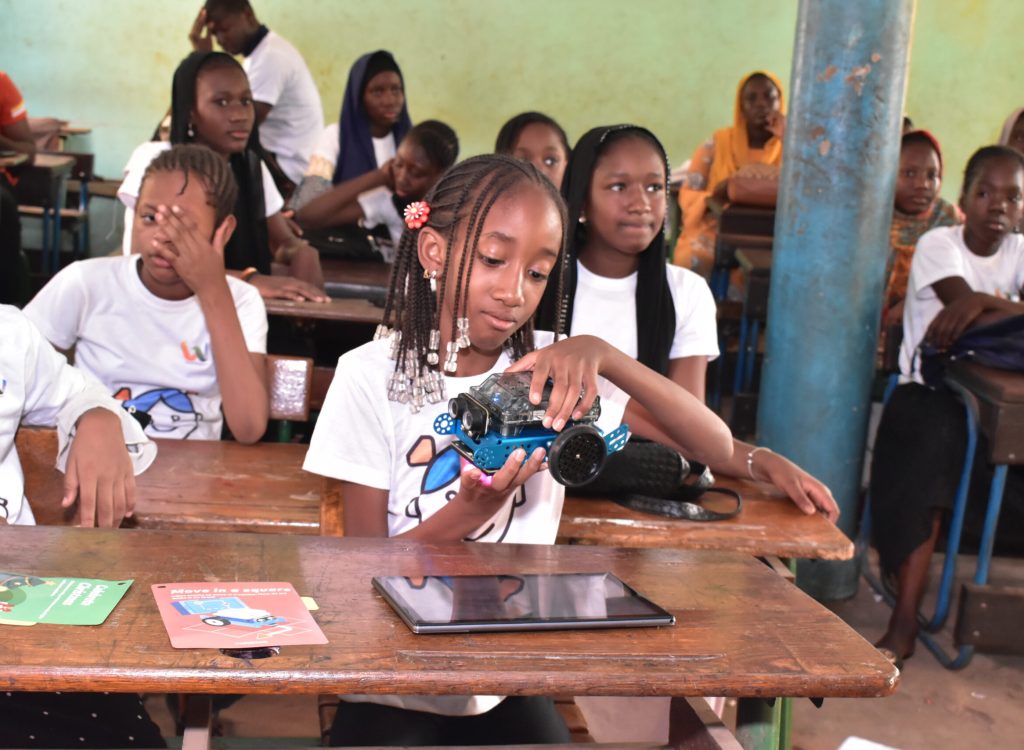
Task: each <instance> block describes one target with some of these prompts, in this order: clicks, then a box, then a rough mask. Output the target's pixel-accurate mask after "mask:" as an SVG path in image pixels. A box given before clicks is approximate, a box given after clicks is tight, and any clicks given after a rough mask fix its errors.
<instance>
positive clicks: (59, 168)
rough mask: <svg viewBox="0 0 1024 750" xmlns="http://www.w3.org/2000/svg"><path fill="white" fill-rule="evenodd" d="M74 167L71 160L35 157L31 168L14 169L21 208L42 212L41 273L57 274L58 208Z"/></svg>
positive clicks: (61, 157)
mask: <svg viewBox="0 0 1024 750" xmlns="http://www.w3.org/2000/svg"><path fill="white" fill-rule="evenodd" d="M74 166H75V159H74V157H72V156H64V155H61V154H54V153H45V152H43V153H38V154H36V156H35V159H34V160H33V162H32V164H30V165H26V166H22V167H21V168H19V169H18V173H17V176H18V183H17V185H15V186H14V194H15V195H16V196H17V198H18V203H19V204H22V206H38V207H40V208H42V219H43V264H42V265H43V272H44V273H56V272H57V271H58V270H60V218H61V217H60V210H59V209H60V208H62V207H63V206H64V199H65V195H66V193H67V181H68V177H70V176H71V170H72V169H73V168H74Z"/></svg>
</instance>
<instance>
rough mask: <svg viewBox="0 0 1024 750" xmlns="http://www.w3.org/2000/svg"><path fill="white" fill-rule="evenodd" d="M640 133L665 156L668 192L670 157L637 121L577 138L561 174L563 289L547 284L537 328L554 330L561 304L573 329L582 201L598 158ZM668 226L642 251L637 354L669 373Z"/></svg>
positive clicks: (568, 327)
mask: <svg viewBox="0 0 1024 750" xmlns="http://www.w3.org/2000/svg"><path fill="white" fill-rule="evenodd" d="M631 136H632V137H640V138H643V139H644V140H645V141H647V142H649V143H650V144H651V145H652V146H654V147H655V148H656V149H657V150H658V153H659V154H660V155H661V158H662V160H663V161H664V162H665V180H666V185H665V189H666V193H667V190H668V184H667V182H668V174H669V167H668V157H667V155H666V154H665V148H664V147H663V146H662V145H661V142H660V141H659V140H658V139H657V138H656V137H655V136H654V134H653V133H652V132H651V131H649V130H647V129H646V128H641V127H639V126H637V125H613V126H604V127H599V128H594V129H593V130H590V131H589V132H587V133H586V134H585V135H584V136H583V137H582V138H580V139H579V141H578V142H577V143H576V146H575V148H573V150H572V154H571V155H570V157H569V164H568V166H567V167H566V170H565V177H564V178H563V179H562V197H563V198H565V202H566V204H568V207H569V222H568V232H567V234H568V239H567V244H566V252H565V253H564V255H563V283H562V287H563V290H562V291H563V294H562V298H561V299H558V290H557V288H556V287H555V286H554V285H550V284H549V285H548V288H547V289H546V290H545V292H544V297H543V299H542V300H541V304H540V307H539V309H538V313H537V328H539V329H542V330H554V329H555V325H556V323H557V321H558V313H559V308H561V310H562V320H563V321H564V325H565V332H566V333H569V334H571V333H572V330H571V326H572V311H573V303H574V301H575V297H576V261H577V259H578V258H579V253H580V250H581V249H582V247H583V245H584V244H585V243H586V238H587V234H586V233H587V228H586V225H585V224H580V223H579V218H580V215H581V214H582V213H583V206H584V204H585V203H586V200H587V196H588V195H589V193H590V182H591V179H592V178H593V175H594V168H595V167H596V166H597V160H598V159H599V158H600V157H601V155H602V154H603V153H604V152H605V150H606V149H607V148H608V147H609V146H610V145H611V144H612V143H615V142H616V141H617V140H620V139H622V138H625V137H631ZM666 262H667V247H666V244H665V227H664V225H662V228H661V231H659V232H658V234H657V235H656V236H655V237H654V239H653V240H652V241H651V244H650V245H648V246H647V249H646V250H644V251H643V252H642V253H641V254H640V264H639V267H638V274H637V284H636V327H637V359H638V360H639V361H640V362H642V363H643V364H645V365H646V366H647V367H650V368H651V369H652V370H654V371H656V372H659V373H661V374H662V375H666V374H668V355H669V351H670V350H671V348H672V339H673V338H674V336H675V328H676V311H675V305H674V304H673V301H672V292H671V290H670V288H669V283H668V273H667V270H666V268H665V264H666Z"/></svg>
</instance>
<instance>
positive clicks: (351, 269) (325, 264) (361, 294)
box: [320, 258, 391, 300]
mask: <svg viewBox="0 0 1024 750" xmlns="http://www.w3.org/2000/svg"><path fill="white" fill-rule="evenodd" d="M320 265H321V267H322V268H323V273H324V286H325V288H326V290H327V294H329V295H330V296H332V297H355V298H361V299H375V298H376V299H381V300H383V299H384V296H385V295H386V294H387V290H388V281H389V280H390V278H391V266H389V265H387V264H385V263H360V262H358V261H351V260H339V259H337V258H321V259H320Z"/></svg>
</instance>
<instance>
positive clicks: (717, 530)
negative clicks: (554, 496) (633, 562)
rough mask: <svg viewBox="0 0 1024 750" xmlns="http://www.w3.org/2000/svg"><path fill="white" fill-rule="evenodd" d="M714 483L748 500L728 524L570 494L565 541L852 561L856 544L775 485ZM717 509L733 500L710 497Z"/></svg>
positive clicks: (741, 481)
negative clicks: (664, 514)
mask: <svg viewBox="0 0 1024 750" xmlns="http://www.w3.org/2000/svg"><path fill="white" fill-rule="evenodd" d="M715 484H716V485H717V486H719V487H729V488H731V489H734V490H736V491H737V492H739V493H740V495H741V496H742V497H743V510H742V511H740V514H739V515H738V516H735V517H734V518H730V519H727V520H724V521H685V520H681V519H676V518H663V517H661V516H655V515H652V514H648V513H641V512H640V511H636V510H632V509H630V508H625V507H623V506H621V505H619V504H618V503H616V502H613V501H611V500H601V499H593V498H580V497H572V496H571V495H569V496H567V497H566V499H565V506H564V508H563V509H562V521H561V524H560V525H559V527H558V537H559V539H560V540H561V541H565V542H569V543H577V544H604V545H609V546H612V547H670V548H675V549H704V550H727V551H733V552H745V553H747V554H751V555H775V556H778V557H798V558H808V559H817V560H849V559H851V558H852V557H853V542H851V541H850V539H849V538H847V536H846V535H845V534H843V532H842V531H840V530H839V529H838V528H837V527H836V526H835V525H834V524H832V523H830V522H829V521H828V520H827V519H826V518H825V517H824V516H820V515H813V516H808V515H805V514H804V513H803V512H801V511H800V510H799V509H798V508H797V507H796V506H795V505H794V504H793V503H792V502H791V501H790V500H789V499H788V498H787V497H785V496H784V495H783V494H782V493H781V492H780V491H779V490H776V489H775V488H774V487H772V486H770V485H765V484H761V483H759V482H751V481H748V480H745V479H733V478H731V477H716V480H715ZM706 498H707V500H706V501H705V502H707V503H715V504H716V505H715V507H716V509H717V508H719V506H720V509H722V510H725V509H728V508H731V507H732V504H733V503H734V501H733V500H732V499H731V498H726V497H721V498H720V499H719V498H718V497H716V496H715V495H707V496H706Z"/></svg>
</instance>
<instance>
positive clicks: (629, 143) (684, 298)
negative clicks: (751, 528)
mask: <svg viewBox="0 0 1024 750" xmlns="http://www.w3.org/2000/svg"><path fill="white" fill-rule="evenodd" d="M667 175H668V159H667V157H666V155H665V149H664V147H663V146H662V145H661V142H660V141H659V140H658V139H657V138H656V137H655V135H654V134H653V133H651V132H650V131H649V130H647V129H645V128H641V127H638V126H636V125H615V126H603V127H599V128H594V129H593V130H590V131H589V132H588V133H586V134H585V135H584V136H583V137H582V138H580V140H579V142H578V143H577V144H576V146H575V148H573V151H572V156H571V157H570V159H569V166H568V169H567V170H566V174H565V180H564V182H563V183H562V194H563V196H564V197H565V199H566V202H567V203H568V210H569V217H568V218H569V227H570V229H569V237H568V243H567V253H566V255H567V258H568V264H567V269H566V277H565V279H564V283H563V287H562V289H561V290H560V291H559V290H556V289H554V288H552V287H550V286H549V287H548V290H547V292H546V293H545V297H544V300H543V302H542V303H541V306H540V311H539V315H538V325H539V326H540V327H542V328H543V327H546V326H550V325H553V321H555V320H556V319H557V318H558V317H559V316H564V318H565V322H566V323H567V329H566V333H568V334H570V335H571V336H577V335H582V334H589V335H593V336H597V337H599V338H602V339H603V340H605V341H606V342H608V343H609V344H611V345H612V346H614V347H616V348H617V349H620V350H621V351H623V352H625V353H626V354H628V355H629V356H631V357H636V358H637V359H638V360H639V361H640V362H642V363H643V364H645V365H647V366H648V367H650V368H651V369H652V370H655V371H656V372H659V373H661V374H662V375H665V376H667V377H668V378H670V379H671V380H672V381H674V382H675V383H677V384H678V385H680V386H681V387H683V388H685V389H686V390H687V391H688V392H690V393H692V394H693V395H694V396H695V397H697V398H699V399H701V400H702V401H703V399H704V391H705V376H706V370H707V364H708V362H709V361H710V360H711V359H714V358H715V357H717V356H718V342H717V334H716V318H715V303H714V300H713V299H712V297H711V292H710V291H709V289H708V286H707V283H706V282H705V281H704V280H703V279H702V278H700V277H699V276H698V275H697V274H695V273H694V272H692V271H689V270H687V269H685V268H682V267H680V266H674V265H668V264H667V263H666V260H667V258H666V244H665V196H666V193H667ZM733 442H734V449H733V452H732V456H731V457H730V458H729V459H728V460H726V461H723V462H721V463H715V464H712V465H711V468H712V469H713V470H714V471H716V472H719V473H721V474H724V475H728V476H737V477H749V478H752V479H758V480H762V481H767V482H770V483H771V484H774V485H775V486H776V487H778V488H779V489H781V490H782V491H783V492H785V493H786V494H787V495H788V496H789V497H790V499H791V500H792V501H793V502H794V503H795V504H796V505H797V507H799V508H800V509H801V510H802V511H804V512H805V513H815V512H818V513H822V514H824V515H825V516H826V517H828V518H829V519H831V520H835V519H836V518H837V517H838V516H839V509H838V506H837V505H836V503H835V500H834V499H833V498H832V493H831V492H830V491H829V489H828V487H826V486H825V485H824V484H822V483H821V482H819V481H818V480H817V479H815V478H814V477H812V476H811V475H810V474H808V473H807V472H805V471H804V470H803V469H801V468H800V467H799V466H797V465H796V464H794V463H793V462H791V461H789V460H787V459H786V458H785V457H783V456H780V455H779V454H777V453H773V452H772V451H770V450H768V449H767V448H763V447H754V446H752V445H748V444H746V443H743V442H741V441H739V440H734V441H733ZM687 458H691V459H692V458H694V457H692V456H687Z"/></svg>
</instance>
